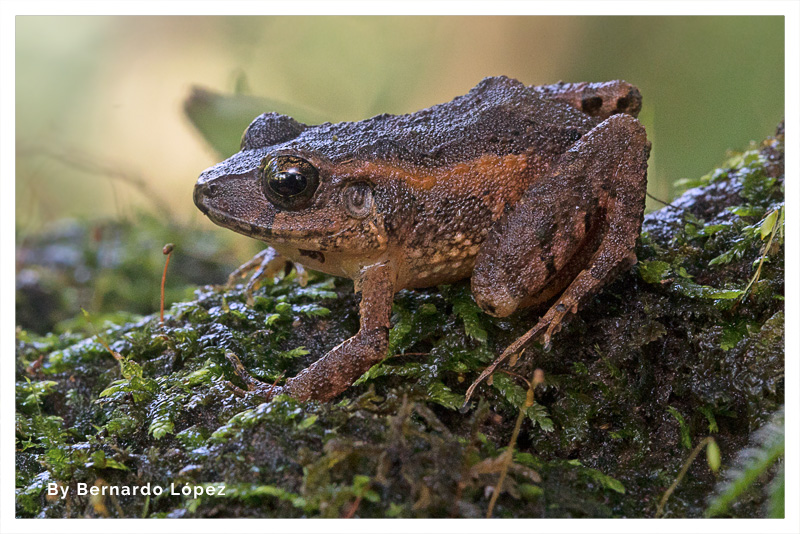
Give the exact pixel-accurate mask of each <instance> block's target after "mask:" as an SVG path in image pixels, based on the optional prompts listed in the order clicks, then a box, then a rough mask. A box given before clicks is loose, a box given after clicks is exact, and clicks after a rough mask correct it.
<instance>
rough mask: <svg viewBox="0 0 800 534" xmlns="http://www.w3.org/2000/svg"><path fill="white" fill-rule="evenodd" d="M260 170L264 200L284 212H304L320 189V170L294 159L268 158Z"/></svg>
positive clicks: (292, 157) (286, 157)
mask: <svg viewBox="0 0 800 534" xmlns="http://www.w3.org/2000/svg"><path fill="white" fill-rule="evenodd" d="M258 170H259V176H260V178H261V189H262V190H263V191H264V196H266V197H267V200H269V201H270V202H272V203H273V204H275V205H276V206H277V207H279V208H281V209H285V210H299V209H303V208H305V207H306V206H308V204H309V202H310V201H311V197H313V196H314V192H315V191H316V190H317V187H318V186H319V172H317V169H316V168H315V167H314V166H313V165H311V164H310V163H309V162H307V161H306V160H304V159H302V158H298V157H295V156H277V157H274V158H265V159H264V161H262V162H261V166H260V167H259V168H258Z"/></svg>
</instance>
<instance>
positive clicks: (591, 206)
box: [194, 76, 651, 402]
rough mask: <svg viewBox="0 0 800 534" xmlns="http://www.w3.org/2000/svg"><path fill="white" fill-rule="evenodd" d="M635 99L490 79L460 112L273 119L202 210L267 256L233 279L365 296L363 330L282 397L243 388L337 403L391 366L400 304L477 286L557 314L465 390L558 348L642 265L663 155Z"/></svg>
mask: <svg viewBox="0 0 800 534" xmlns="http://www.w3.org/2000/svg"><path fill="white" fill-rule="evenodd" d="M641 103H642V97H641V93H640V91H639V90H638V89H637V88H636V86H634V85H632V84H630V83H628V82H625V81H622V80H614V81H609V82H599V83H589V82H580V83H564V82H558V83H555V84H550V85H538V86H536V85H532V86H527V85H525V84H524V83H522V82H520V81H518V80H516V79H513V78H509V77H506V76H496V77H488V78H485V79H483V80H482V81H480V82H479V83H478V84H477V85H476V86H475V87H474V88H472V89H471V90H470V91H469V92H468V93H467V94H465V95H462V96H458V97H456V98H454V99H453V100H451V101H450V102H446V103H442V104H437V105H434V106H431V107H428V108H425V109H422V110H420V111H417V112H414V113H408V114H401V115H391V114H381V115H377V116H374V117H372V118H369V119H366V120H362V121H353V122H338V123H330V122H326V123H324V124H317V125H308V124H304V123H301V122H298V121H296V120H295V119H293V118H291V117H289V116H286V115H282V114H279V113H276V112H270V113H264V114H262V115H260V116H258V117H257V118H255V119H254V120H253V122H252V123H251V124H250V125H249V126H248V127H247V129H246V130H245V132H244V135H243V137H242V140H241V150H240V151H239V152H238V153H236V154H234V155H233V156H231V157H230V158H228V159H226V160H224V161H222V162H220V163H218V164H216V165H214V166H212V167H210V168H208V169H206V170H205V171H203V172H202V174H200V176H199V178H198V180H197V183H196V185H195V187H194V202H195V204H196V206H197V207H198V208H199V209H200V211H201V212H202V213H204V214H205V215H206V216H207V217H208V218H209V219H210V220H211V221H212V222H214V223H216V224H217V225H220V226H222V227H225V228H228V229H231V230H233V231H235V232H238V233H241V234H244V235H246V236H250V237H252V238H255V239H258V240H261V241H264V242H266V243H267V244H268V245H269V247H268V248H266V249H264V251H263V252H261V253H260V254H258V255H257V256H256V257H255V258H254V259H253V260H251V261H250V262H248V263H246V264H245V265H244V266H242V268H240V269H239V270H237V271H235V272H234V274H233V275H232V276H244V275H247V274H249V273H250V272H252V271H255V274H254V275H253V277H252V278H251V280H250V282H248V284H247V289H248V291H250V290H251V289H252V288H253V287H254V284H255V283H256V281H257V280H264V279H269V278H274V277H276V276H277V275H278V274H279V273H280V272H281V271H284V270H287V269H289V268H290V266H291V265H295V266H296V268H297V269H298V273H301V274H302V273H304V272H305V269H311V270H314V271H319V272H322V273H327V274H330V275H334V276H339V277H346V278H349V279H352V280H353V282H354V291H355V293H356V295H357V297H358V301H359V329H358V331H357V332H356V333H355V335H353V336H352V337H350V338H349V339H346V340H344V341H343V342H342V343H341V344H339V345H338V346H336V347H335V348H333V349H331V350H330V351H329V352H327V354H325V355H323V356H322V357H321V358H319V359H318V360H316V361H315V362H314V363H313V364H311V365H310V366H308V367H307V368H306V369H304V370H302V371H301V372H299V373H298V374H297V375H296V376H294V377H291V378H288V379H286V380H285V382H284V383H282V384H278V383H277V382H276V383H274V384H267V383H264V382H262V381H260V380H258V379H257V378H255V377H253V376H251V375H250V374H249V373H248V372H247V370H246V369H245V368H244V366H243V365H242V364H241V362H240V360H239V358H238V356H237V355H235V354H233V353H230V352H229V353H228V354H227V356H228V359H229V360H230V362H231V363H232V364H233V368H234V372H235V374H236V375H238V376H239V378H241V380H242V381H243V382H244V383H245V385H246V387H247V390H246V391H245V390H241V391H242V392H243V393H245V394H246V393H252V394H254V395H258V396H259V397H261V398H264V399H267V400H269V399H272V398H274V397H275V396H276V395H280V394H284V395H288V396H290V397H293V398H295V399H298V400H300V401H309V400H313V401H321V402H325V401H330V400H332V399H334V398H335V397H337V396H338V395H340V394H341V393H343V392H344V391H345V390H347V389H348V388H349V387H350V386H351V385H352V384H353V383H354V382H355V381H356V380H357V379H358V378H359V377H360V376H362V375H363V374H364V373H365V372H366V371H367V370H369V369H370V368H371V367H372V366H373V365H375V364H377V363H379V362H381V361H382V360H383V359H384V358H385V357H386V356H387V350H388V347H389V331H390V328H391V323H390V317H391V309H392V303H393V299H394V295H395V294H396V293H397V292H398V291H400V290H403V289H409V290H414V289H418V288H426V287H431V286H438V285H441V284H452V283H455V282H458V281H459V280H463V279H469V280H470V286H471V287H470V289H471V293H472V296H473V298H474V300H475V303H476V304H477V305H478V306H479V307H480V308H481V309H482V310H483V311H484V312H485V313H487V314H489V315H491V316H495V317H501V318H502V317H508V316H510V315H511V314H513V313H515V312H517V311H518V310H523V309H526V308H532V307H538V308H541V309H542V310H546V311H544V313H543V314H542V315H541V316H540V317H539V319H538V320H537V321H536V323H535V324H534V325H533V326H532V327H531V328H530V329H529V330H528V331H527V332H526V333H525V334H523V335H522V336H520V337H519V338H518V339H517V340H516V341H515V342H514V343H512V344H511V345H510V346H508V347H507V348H506V349H505V350H504V351H503V352H502V354H500V356H499V357H498V358H497V359H496V360H495V361H494V363H492V364H491V365H490V366H488V367H487V368H486V369H485V370H484V371H483V373H481V376H480V377H479V378H478V379H477V380H475V382H474V383H473V384H472V386H470V389H469V390H468V392H467V395H466V398H467V399H468V398H469V396H470V395H472V392H473V391H474V388H475V387H476V386H477V385H478V383H479V382H480V381H481V380H482V379H484V378H486V377H487V376H489V375H490V374H491V373H492V372H494V370H495V369H496V367H497V366H498V365H500V364H501V363H502V362H503V361H505V360H507V359H508V358H509V357H511V356H512V355H519V353H520V352H521V351H522V350H523V349H524V348H526V347H527V346H528V345H530V344H531V343H532V342H533V341H534V340H540V341H541V342H542V343H543V346H544V347H545V348H547V347H549V346H550V343H551V339H552V336H554V335H555V334H556V333H557V332H559V330H560V329H561V328H562V326H563V325H564V324H566V322H567V321H568V320H569V319H570V318H571V317H573V316H574V315H576V314H577V313H578V309H579V308H580V307H581V306H583V305H584V304H585V303H586V302H588V300H589V299H590V298H591V297H592V296H594V295H595V294H596V293H597V292H598V291H599V290H600V289H601V288H602V287H603V286H605V285H606V284H607V283H609V282H610V281H612V280H614V279H615V278H617V277H618V276H619V275H620V274H621V273H623V272H624V271H626V270H628V269H630V268H631V267H632V266H633V265H634V264H635V263H636V261H637V259H636V253H635V247H636V243H637V239H638V238H639V234H640V232H641V225H642V221H643V217H644V205H645V194H646V189H647V160H648V157H649V154H650V148H651V144H650V142H649V141H648V139H647V135H646V132H645V129H644V127H643V126H642V124H641V123H640V122H639V121H638V119H637V116H638V113H639V111H640V110H641Z"/></svg>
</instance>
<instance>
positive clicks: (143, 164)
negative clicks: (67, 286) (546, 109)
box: [16, 16, 784, 309]
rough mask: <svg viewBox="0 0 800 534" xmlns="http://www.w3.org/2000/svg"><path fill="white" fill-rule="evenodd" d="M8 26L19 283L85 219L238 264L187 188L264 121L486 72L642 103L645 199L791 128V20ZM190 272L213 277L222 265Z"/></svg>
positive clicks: (445, 89)
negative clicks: (623, 92)
mask: <svg viewBox="0 0 800 534" xmlns="http://www.w3.org/2000/svg"><path fill="white" fill-rule="evenodd" d="M16 30H17V34H16V102H17V106H16V112H17V115H16V142H17V166H16V173H17V174H16V207H17V211H16V225H17V228H16V231H17V241H18V271H19V270H20V269H21V266H23V265H28V264H31V263H36V261H37V260H36V258H37V256H36V254H34V252H35V250H34V251H33V252H32V251H31V250H28V252H27V253H26V254H23V255H22V259H20V253H19V249H20V247H21V246H29V245H30V246H29V248H30V249H35V246H32V245H31V244H32V243H35V242H36V238H37V236H40V235H42V234H43V233H47V232H53V229H54V228H55V229H57V230H58V231H60V232H62V233H64V232H67V229H69V228H72V226H71V225H73V224H78V226H79V227H80V230H74V231H75V232H77V233H78V234H80V235H81V236H82V237H81V239H84V241H85V242H90V241H91V240H92V237H91V232H89V233H87V232H86V225H87V222H88V224H90V225H91V224H93V223H92V221H114V222H116V223H121V222H127V223H128V224H131V223H133V224H134V226H136V227H147V225H150V227H152V228H158V229H159V230H153V234H154V236H153V237H152V243H159V244H158V246H157V247H156V246H155V245H153V244H152V243H151V244H150V245H148V246H150V249H153V250H154V252H153V254H155V256H154V258H155V260H153V262H154V265H155V264H158V263H159V262H162V261H163V259H162V258H161V257H160V246H161V244H163V242H161V241H159V240H162V238H163V241H166V240H176V239H178V238H179V237H180V235H183V234H180V232H184V231H185V232H186V233H185V235H186V236H188V237H187V238H186V239H187V240H188V241H189V243H190V245H189V246H190V248H191V247H194V250H200V252H198V254H199V256H203V254H205V255H206V257H210V256H211V255H213V254H217V255H219V254H223V255H225V257H227V258H229V259H232V260H236V261H239V260H242V261H243V260H244V259H246V258H247V257H248V256H249V255H251V254H252V253H253V252H254V251H255V250H257V249H258V248H259V247H258V246H257V245H253V244H251V241H252V240H248V239H247V238H244V237H241V236H235V235H234V234H233V232H230V231H227V230H223V229H218V228H216V227H214V226H213V224H212V223H211V222H210V221H208V220H206V219H205V217H203V216H202V215H201V213H200V212H199V211H198V210H197V209H196V208H195V206H194V204H193V203H192V188H193V186H194V183H195V180H196V178H197V176H198V175H199V174H200V172H201V171H202V170H203V169H205V168H206V167H209V166H211V165H213V164H214V163H216V162H217V161H219V160H220V159H221V158H223V157H226V156H228V155H229V154H230V153H232V152H234V151H235V150H236V147H237V146H238V143H239V138H240V136H241V133H242V130H243V129H244V127H245V126H246V125H247V124H248V123H249V121H250V120H251V119H252V118H253V117H255V116H256V115H257V114H258V113H261V112H264V111H273V110H274V111H279V112H282V113H286V114H290V115H292V116H294V117H295V118H297V119H298V120H301V121H303V122H309V123H313V122H322V121H345V120H348V121H357V120H361V119H364V118H367V117H370V116H372V115H375V114H378V113H384V112H385V113H396V114H397V113H408V112H413V111H416V110H418V109H421V108H424V107H428V106H431V105H433V104H437V103H441V102H445V101H448V100H450V99H452V98H453V97H455V96H458V95H461V94H464V93H466V92H467V91H468V90H469V89H470V88H471V87H473V86H474V85H475V84H476V83H477V82H478V81H479V80H480V79H481V78H483V77H486V76H493V75H499V74H505V75H508V76H510V77H514V78H517V79H519V80H521V81H523V82H525V83H526V84H529V85H530V84H537V85H538V84H548V83H553V82H556V81H559V80H564V81H606V80H612V79H625V80H627V81H629V82H631V83H633V84H635V85H637V86H638V87H639V89H640V90H641V92H642V94H643V97H644V107H643V110H642V112H641V114H640V117H639V118H640V120H641V121H642V123H643V124H644V125H645V127H646V128H647V132H648V136H649V138H650V140H651V141H652V143H653V151H652V155H651V158H650V167H649V186H648V187H649V192H650V193H651V194H652V195H654V196H655V197H658V198H661V199H663V200H669V199H670V198H671V197H673V196H674V194H675V190H674V188H673V186H672V183H673V182H674V181H676V180H678V179H680V178H696V177H699V176H701V175H703V174H705V173H706V172H708V171H709V170H711V169H713V168H714V166H716V165H718V164H719V163H721V162H722V161H723V160H724V159H725V153H726V150H728V149H734V150H742V149H746V148H747V146H748V143H749V142H750V141H751V140H761V139H763V138H764V137H765V136H767V135H769V134H770V133H772V132H774V130H775V126H776V124H777V123H778V122H779V121H780V120H781V119H782V117H783V102H784V73H783V69H784V20H783V17H743V16H737V17H80V16H70V17H30V16H18V17H17V18H16ZM658 207H659V204H658V203H657V202H654V201H652V200H649V199H648V208H649V209H656V208H658ZM64 219H70V220H71V221H73V222H72V223H64V222H62V221H64ZM143 220H144V221H146V222H145V223H142V222H141V221H143ZM75 221H78V223H75ZM161 223H165V224H166V223H168V224H167V225H166V226H165V227H166V228H167V230H165V231H162V230H161V229H162V228H163V227H162V226H161ZM96 224H100V223H96ZM103 224H107V223H103ZM170 225H172V226H170ZM176 225H177V226H176ZM176 228H177V229H179V230H176ZM94 231H95V232H96V227H95V229H94ZM81 232H83V233H81ZM67 233H68V232H67ZM207 235H210V236H213V237H209V238H208V239H206V237H204V236H207ZM87 236H89V237H87ZM87 239H88V241H86V240H87ZM217 239H219V240H221V242H223V243H225V245H224V246H218V245H217V244H216V243H217V241H216V240H217ZM94 240H95V242H100V240H101V238H98V237H97V235H95V236H94ZM51 241H52V240H51ZM207 242H213V243H215V244H214V245H213V246H211V245H209V248H207V250H206V252H205V253H203V252H202V250H201V249H202V245H203V243H207ZM148 243H149V241H148ZM93 246H94V247H95V248H94V249H92V254H94V255H95V256H94V258H95V259H94V260H93V262H94V263H93V264H92V262H89V264H90V265H89V266H88V270H87V271H86V272H84V274H83V275H82V276H83V277H84V278H86V282H87V283H91V284H93V285H96V282H97V278H98V276H99V272H100V271H99V270H98V269H99V268H101V267H102V265H103V261H109V262H112V263H113V261H115V260H114V259H113V256H114V254H111V253H110V254H111V257H112V258H111V259H108V258H106V260H103V259H102V258H103V257H104V256H102V254H100V253H99V252H98V247H99V245H93ZM198 247H200V248H199V249H198ZM220 247H222V248H220ZM226 247H227V248H226ZM78 248H80V247H78ZM122 248H123V249H126V250H127V249H130V247H128V246H127V245H125V246H123V247H122ZM184 250H186V248H184ZM79 252H80V251H79ZM84 252H85V251H84ZM66 253H67V251H66V249H64V250H62V251H61V252H60V253H56V252H52V253H51V255H52V254H61V255H62V256H63V255H64V254H66ZM116 254H117V256H119V255H120V254H121V253H119V252H117V253H116ZM67 255H68V254H67ZM79 255H80V254H79ZM59 258H60V259H61V260H63V257H61V256H59ZM59 258H55V259H54V258H50V260H51V261H55V260H56V259H59ZM98 258H99V259H98ZM142 258H143V256H142V253H141V252H136V253H135V254H134V255H133V256H132V258H131V261H133V262H134V263H135V262H137V261H138V262H142V261H143V260H142ZM76 261H81V260H80V258H78V259H77V260H76ZM116 261H117V264H119V259H118V258H117V260H116ZM84 263H86V261H84ZM151 267H152V266H151ZM171 268H172V267H171ZM185 268H187V269H189V267H185ZM70 269H71V270H72V271H71V275H70V276H72V278H73V279H74V278H75V276H77V275H75V273H74V271H75V269H76V268H75V266H74V265H72V266H71V267H70ZM195 270H196V272H195V273H194V274H193V275H192V276H191V277H190V278H191V279H192V280H194V281H195V282H199V281H202V280H205V281H206V282H211V281H218V280H211V279H209V278H219V277H220V276H222V275H221V274H220V273H221V272H222V270H224V269H221V270H220V273H216V274H214V275H213V276H211V275H209V274H208V272H206V267H204V266H203V265H202V264H199V263H196V264H195ZM158 275H159V277H160V273H158ZM130 276H132V275H130V274H129V277H130ZM62 282H63V281H62ZM120 283H121V282H119V281H116V282H113V283H109V284H110V286H115V287H116V286H117V285H119V284H120ZM109 284H107V285H109ZM18 285H19V284H18ZM116 289H118V288H116ZM116 289H115V290H116ZM97 292H98V290H97V289H96V287H95V288H94V289H92V293H91V294H92V295H93V296H92V297H91V298H92V299H93V302H94V301H97V300H98V298H99V297H98V296H97V294H98V293H97ZM101 295H105V296H104V297H102V298H99V300H100V301H104V300H105V301H107V302H108V301H109V298H110V297H109V294H108V293H107V292H106V293H101ZM73 300H74V299H73ZM95 304H97V302H95ZM97 305H98V306H99V304H97ZM148 306H152V304H148ZM143 309H149V308H143Z"/></svg>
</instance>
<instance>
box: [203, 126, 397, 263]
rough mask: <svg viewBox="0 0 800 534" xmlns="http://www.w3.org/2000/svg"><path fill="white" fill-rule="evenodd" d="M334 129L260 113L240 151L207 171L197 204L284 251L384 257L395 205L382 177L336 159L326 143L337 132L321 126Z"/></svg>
mask: <svg viewBox="0 0 800 534" xmlns="http://www.w3.org/2000/svg"><path fill="white" fill-rule="evenodd" d="M329 126H330V125H321V126H312V127H309V126H306V125H304V124H300V123H298V122H296V121H295V120H294V119H291V118H289V117H286V116H283V115H278V114H275V113H272V114H265V115H261V116H260V117H258V118H257V119H256V120H255V121H253V123H252V124H251V125H250V127H249V128H248V129H247V130H246V132H245V135H244V137H243V139H242V150H241V152H239V153H237V154H235V155H234V156H232V157H230V158H229V159H227V160H225V161H223V162H222V163H219V164H217V165H215V166H213V167H211V168H209V169H207V170H205V171H204V172H203V173H202V174H201V175H200V178H199V179H198V181H197V184H196V185H195V188H194V202H195V204H196V205H197V207H198V208H200V210H201V211H202V212H203V213H205V214H206V215H207V216H208V217H209V218H210V219H211V220H212V221H213V222H215V223H216V224H219V225H220V226H224V227H226V228H230V229H231V230H234V231H236V232H239V233H241V234H244V235H247V236H250V237H254V238H256V239H260V240H262V241H265V242H267V243H269V244H272V245H275V246H280V247H282V248H284V249H286V248H296V249H301V250H304V251H334V252H343V253H349V254H351V255H358V256H360V257H375V256H377V255H379V254H380V253H381V251H382V250H384V249H385V248H386V243H387V233H386V229H385V221H384V216H383V212H384V211H386V210H387V208H388V206H385V205H383V204H384V202H383V201H382V200H381V198H382V197H381V193H380V192H379V191H377V190H376V189H380V187H379V185H378V184H376V181H375V180H372V179H371V178H370V177H369V176H368V175H364V173H354V172H350V170H351V168H352V166H351V165H348V164H344V163H343V162H341V161H339V162H338V163H337V162H335V161H334V160H333V159H332V158H331V157H329V152H330V151H328V150H326V147H327V146H329V143H330V141H329V140H328V142H327V144H326V142H322V141H320V140H321V139H326V138H327V137H330V136H328V135H323V134H322V132H320V131H319V130H326V129H327V128H328V127H329ZM334 137H335V136H334ZM334 141H335V139H334ZM354 259H355V258H354Z"/></svg>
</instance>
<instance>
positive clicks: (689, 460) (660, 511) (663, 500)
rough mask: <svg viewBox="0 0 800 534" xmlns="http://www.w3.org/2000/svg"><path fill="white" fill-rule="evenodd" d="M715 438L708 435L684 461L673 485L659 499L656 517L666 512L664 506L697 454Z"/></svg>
mask: <svg viewBox="0 0 800 534" xmlns="http://www.w3.org/2000/svg"><path fill="white" fill-rule="evenodd" d="M713 440H714V438H713V437H711V436H708V437H706V438H705V439H704V440H703V441H701V442H700V443H698V444H697V447H695V448H694V450H693V451H692V453H691V454H690V455H689V458H687V459H686V462H684V464H683V467H682V468H681V470H680V472H679V473H678V477H677V478H676V479H675V482H673V483H672V485H671V486H670V487H669V488H667V491H665V492H664V495H663V496H662V497H661V501H659V503H658V508H657V509H656V517H661V515H662V514H663V513H664V506H665V505H666V504H667V500H668V499H669V497H670V495H672V492H674V491H675V488H677V487H678V484H680V482H681V480H683V477H684V476H685V475H686V472H687V471H688V470H689V467H690V466H691V465H692V462H694V459H695V458H697V455H698V454H700V451H702V450H703V447H705V446H706V445H708V444H709V443H710V442H712V441H713Z"/></svg>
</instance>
